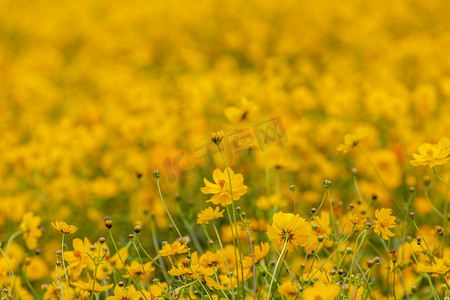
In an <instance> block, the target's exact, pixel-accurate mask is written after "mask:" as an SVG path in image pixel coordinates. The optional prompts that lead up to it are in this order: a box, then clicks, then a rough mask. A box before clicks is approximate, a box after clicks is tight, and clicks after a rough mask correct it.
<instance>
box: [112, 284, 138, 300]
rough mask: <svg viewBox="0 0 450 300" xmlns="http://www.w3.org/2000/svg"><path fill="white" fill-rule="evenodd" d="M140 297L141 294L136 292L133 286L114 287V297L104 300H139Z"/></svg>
mask: <svg viewBox="0 0 450 300" xmlns="http://www.w3.org/2000/svg"><path fill="white" fill-rule="evenodd" d="M141 296H142V294H141V293H140V292H139V291H136V288H135V287H134V286H133V285H129V286H127V287H120V286H119V285H116V287H115V288H114V296H109V297H107V298H106V300H131V299H139V298H141Z"/></svg>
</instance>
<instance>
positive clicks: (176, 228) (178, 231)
mask: <svg viewBox="0 0 450 300" xmlns="http://www.w3.org/2000/svg"><path fill="white" fill-rule="evenodd" d="M156 185H157V186H158V192H159V197H160V198H161V201H162V203H163V204H164V208H165V209H166V212H167V215H168V216H169V219H170V221H171V222H172V224H173V227H174V228H175V230H176V231H177V233H178V235H179V236H180V238H181V241H182V242H183V244H184V246H185V247H186V250H187V251H188V252H189V254H191V251H190V250H189V248H188V246H187V244H186V242H185V240H184V238H183V236H182V235H181V233H180V230H178V227H177V224H175V221H174V220H173V218H172V215H171V214H170V212H169V209H168V208H167V205H166V202H165V201H164V198H163V196H162V193H161V187H160V185H159V177H158V178H156Z"/></svg>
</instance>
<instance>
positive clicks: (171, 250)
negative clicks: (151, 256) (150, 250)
mask: <svg viewBox="0 0 450 300" xmlns="http://www.w3.org/2000/svg"><path fill="white" fill-rule="evenodd" d="M189 250H190V249H189ZM186 252H188V250H187V249H186V246H185V245H184V244H183V243H182V242H180V241H175V242H174V243H173V244H169V243H166V244H164V245H163V246H162V249H161V250H159V254H161V256H171V255H175V254H183V253H186Z"/></svg>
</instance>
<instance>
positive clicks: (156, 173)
mask: <svg viewBox="0 0 450 300" xmlns="http://www.w3.org/2000/svg"><path fill="white" fill-rule="evenodd" d="M153 177H155V178H159V177H161V173H160V172H159V170H155V171H153Z"/></svg>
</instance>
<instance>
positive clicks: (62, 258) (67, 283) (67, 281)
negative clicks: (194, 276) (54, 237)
mask: <svg viewBox="0 0 450 300" xmlns="http://www.w3.org/2000/svg"><path fill="white" fill-rule="evenodd" d="M64 236H65V234H64V233H63V235H62V240H61V261H62V265H63V271H64V278H65V279H66V285H67V298H68V299H69V300H70V291H69V289H70V286H69V277H68V276H67V271H66V263H65V261H64Z"/></svg>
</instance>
